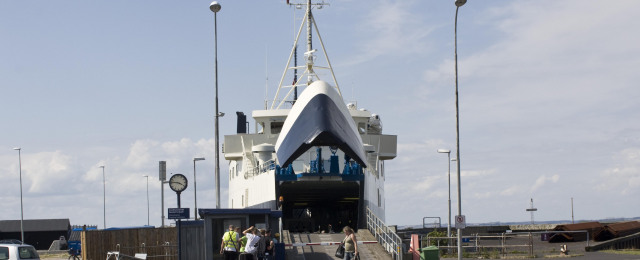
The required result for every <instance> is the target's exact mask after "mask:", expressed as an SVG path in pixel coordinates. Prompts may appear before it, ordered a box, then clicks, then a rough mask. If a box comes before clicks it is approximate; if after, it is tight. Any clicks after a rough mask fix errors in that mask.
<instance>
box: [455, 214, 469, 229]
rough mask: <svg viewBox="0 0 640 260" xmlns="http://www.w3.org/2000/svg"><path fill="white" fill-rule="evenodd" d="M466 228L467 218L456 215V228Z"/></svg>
mask: <svg viewBox="0 0 640 260" xmlns="http://www.w3.org/2000/svg"><path fill="white" fill-rule="evenodd" d="M466 227H467V218H466V217H465V216H464V215H456V228H457V229H464V228H466Z"/></svg>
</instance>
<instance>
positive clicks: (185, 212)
mask: <svg viewBox="0 0 640 260" xmlns="http://www.w3.org/2000/svg"><path fill="white" fill-rule="evenodd" d="M189 212H190V211H189V208H169V215H168V218H169V219H189Z"/></svg>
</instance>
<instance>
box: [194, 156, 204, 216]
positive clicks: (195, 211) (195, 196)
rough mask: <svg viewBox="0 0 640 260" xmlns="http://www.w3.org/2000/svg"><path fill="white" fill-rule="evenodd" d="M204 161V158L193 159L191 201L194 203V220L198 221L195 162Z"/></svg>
mask: <svg viewBox="0 0 640 260" xmlns="http://www.w3.org/2000/svg"><path fill="white" fill-rule="evenodd" d="M197 161H204V157H197V158H193V200H194V201H195V206H194V208H195V209H194V210H193V211H194V213H193V215H194V216H195V220H198V193H197V191H198V189H197V188H196V187H197V186H196V162H197Z"/></svg>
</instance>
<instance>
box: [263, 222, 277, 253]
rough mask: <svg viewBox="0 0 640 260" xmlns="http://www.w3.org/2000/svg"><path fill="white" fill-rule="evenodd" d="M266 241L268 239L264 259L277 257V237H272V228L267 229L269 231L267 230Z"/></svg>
mask: <svg viewBox="0 0 640 260" xmlns="http://www.w3.org/2000/svg"><path fill="white" fill-rule="evenodd" d="M264 237H265V241H266V247H265V250H264V259H266V260H273V259H275V258H274V256H275V254H274V253H275V250H274V248H275V247H276V243H277V242H276V239H275V238H272V237H271V229H267V231H266V232H265V236H264Z"/></svg>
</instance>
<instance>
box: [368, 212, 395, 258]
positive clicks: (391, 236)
mask: <svg viewBox="0 0 640 260" xmlns="http://www.w3.org/2000/svg"><path fill="white" fill-rule="evenodd" d="M367 229H368V230H369V232H371V234H373V235H374V236H375V237H376V240H377V241H378V243H379V244H380V245H382V247H384V249H385V250H386V251H387V252H388V253H390V254H391V258H392V259H393V260H402V254H403V249H402V238H400V236H398V234H396V232H395V230H393V229H391V228H389V227H387V226H386V225H385V224H384V222H383V221H382V220H381V219H380V218H378V216H376V215H375V214H374V213H373V211H371V210H370V209H369V208H368V207H367Z"/></svg>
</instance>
